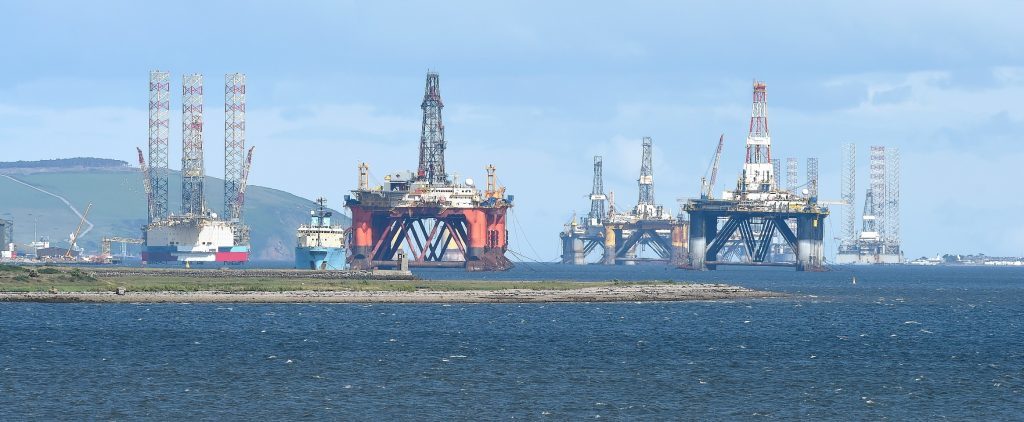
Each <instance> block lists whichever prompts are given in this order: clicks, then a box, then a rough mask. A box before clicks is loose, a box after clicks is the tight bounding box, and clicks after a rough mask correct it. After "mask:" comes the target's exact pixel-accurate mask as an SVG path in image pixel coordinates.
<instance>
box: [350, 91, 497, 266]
mask: <svg viewBox="0 0 1024 422" xmlns="http://www.w3.org/2000/svg"><path fill="white" fill-rule="evenodd" d="M420 107H421V108H422V110H423V124H422V127H421V132H420V147H419V167H418V168H417V170H416V172H415V173H413V172H410V171H405V172H397V173H393V174H388V175H387V176H385V177H384V183H383V185H381V186H375V187H371V186H370V183H369V166H368V165H367V164H366V163H363V164H360V166H359V184H358V188H357V189H355V190H353V191H352V195H346V196H345V206H346V207H348V208H349V210H351V212H352V236H351V240H350V245H351V246H350V248H349V251H350V253H349V256H348V263H349V266H350V267H351V268H352V269H371V268H382V269H383V268H397V267H398V266H399V261H400V260H401V257H402V256H406V257H408V261H409V266H410V267H456V268H465V269H466V270H468V271H503V270H507V269H509V268H511V267H512V262H511V261H509V259H508V258H506V257H505V252H506V251H507V249H508V231H507V229H506V213H507V212H508V210H509V208H511V207H512V201H513V199H514V198H513V196H512V195H505V188H504V187H499V186H498V182H497V176H496V174H495V167H494V166H493V165H488V166H487V167H486V170H487V186H486V189H485V190H484V191H483V192H481V191H480V190H479V189H478V188H477V187H476V185H475V184H474V182H473V180H472V179H466V180H465V182H462V183H460V182H459V181H458V180H454V181H453V180H451V179H450V178H449V175H448V173H447V172H446V169H445V159H444V158H445V155H444V153H445V149H446V148H447V142H446V141H445V137H444V124H443V121H442V119H441V110H442V109H443V108H444V103H443V102H442V101H441V91H440V83H439V78H438V74H437V73H436V72H427V81H426V88H425V91H424V94H423V102H422V104H421V105H420ZM406 248H408V251H406Z"/></svg>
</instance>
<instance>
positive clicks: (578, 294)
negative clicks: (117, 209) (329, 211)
mask: <svg viewBox="0 0 1024 422" xmlns="http://www.w3.org/2000/svg"><path fill="white" fill-rule="evenodd" d="M780 296H784V295H783V294H781V293H774V292H766V291H758V290H751V289H747V288H743V287H736V286H729V285H725V284H656V285H638V286H610V287H583V288H579V289H567V290H530V289H504V290H494V291H488V290H463V291H431V290H418V291H411V292H398V291H290V292H218V291H201V292H127V293H125V294H124V295H117V294H115V293H113V292H95V293H46V292H33V293H0V302H95V303H546V302H653V301H684V300H721V299H746V298H764V297H780Z"/></svg>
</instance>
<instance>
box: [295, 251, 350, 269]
mask: <svg viewBox="0 0 1024 422" xmlns="http://www.w3.org/2000/svg"><path fill="white" fill-rule="evenodd" d="M295 268H297V269H302V270H343V269H345V268H346V266H345V250H344V249H341V248H317V247H301V246H300V247H297V248H295Z"/></svg>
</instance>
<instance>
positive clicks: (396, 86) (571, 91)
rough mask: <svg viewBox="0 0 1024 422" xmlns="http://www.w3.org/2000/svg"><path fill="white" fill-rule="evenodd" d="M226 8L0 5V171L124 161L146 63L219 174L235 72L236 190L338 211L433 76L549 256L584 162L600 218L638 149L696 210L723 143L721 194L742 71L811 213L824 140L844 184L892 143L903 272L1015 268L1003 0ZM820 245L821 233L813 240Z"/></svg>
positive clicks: (1007, 18)
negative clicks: (873, 152)
mask: <svg viewBox="0 0 1024 422" xmlns="http://www.w3.org/2000/svg"><path fill="white" fill-rule="evenodd" d="M242 3H243V2H226V1H225V2H219V1H210V2H191V1H175V2H162V3H153V2H131V1H124V2H103V1H99V2H85V3H82V2H59V1H54V2H24V3H22V4H6V5H5V6H4V9H5V11H4V13H3V15H2V17H0V37H2V38H3V39H4V40H6V41H5V43H4V56H5V59H4V65H3V66H2V67H0V144H2V145H3V150H2V152H0V160H3V161H9V160H32V159H44V158H55V157H72V156H98V157H109V158H117V159H122V160H125V161H129V162H134V159H133V154H134V151H135V147H136V146H144V145H145V143H146V136H147V111H146V104H147V91H146V89H147V88H146V86H147V77H148V72H149V71H150V70H153V69H161V70H169V71H171V72H172V80H173V81H174V84H173V85H172V114H171V116H172V120H171V123H172V128H177V127H180V120H179V119H180V109H179V108H177V107H178V106H180V97H179V96H178V95H177V92H180V91H178V90H179V89H180V78H181V75H182V74H183V73H191V72H201V73H204V74H205V75H206V77H207V86H208V87H209V88H208V91H207V92H208V94H207V98H206V105H207V110H208V111H207V116H206V119H207V122H208V124H207V128H208V129H207V131H206V133H205V136H206V145H207V149H206V151H207V164H206V166H207V169H208V171H209V172H210V174H212V175H215V176H219V175H221V174H223V170H222V168H223V164H222V163H223V161H222V155H223V148H222V147H221V145H222V144H221V142H222V139H223V135H222V133H221V131H220V130H219V126H218V125H217V124H212V125H211V124H210V123H211V122H218V121H220V120H221V119H222V118H223V114H222V111H221V107H220V104H221V103H222V101H223V97H222V94H221V93H220V91H221V90H220V87H219V85H220V84H221V83H222V81H223V74H224V73H228V72H236V71H238V72H244V73H246V74H247V75H248V85H249V86H248V101H249V104H248V106H249V115H248V122H247V124H248V133H247V138H248V142H249V144H250V145H255V146H256V148H257V149H256V156H255V160H254V166H253V170H252V174H251V182H252V183H254V184H258V185H263V186H270V187H274V188H280V189H284V190H288V191H291V192H294V193H296V194H298V195H301V196H305V197H308V198H313V197H316V196H319V195H325V196H327V197H328V198H329V199H330V200H331V201H332V202H333V203H334V205H335V206H339V205H340V202H341V199H342V196H343V195H344V194H346V193H347V191H348V190H349V189H351V188H352V187H354V186H355V184H356V176H357V171H356V165H357V164H358V163H359V162H361V161H366V162H369V163H370V165H371V172H372V173H373V174H374V175H381V176H377V178H378V180H379V179H381V178H382V175H383V174H386V173H387V172H388V171H392V170H399V169H412V168H414V167H415V166H416V159H417V151H416V146H417V142H418V132H419V119H420V110H419V104H420V101H421V99H422V95H423V81H424V74H425V72H426V70H427V69H434V70H437V71H439V72H440V74H441V93H442V96H443V98H444V101H445V105H446V107H445V109H444V118H445V125H446V135H447V139H448V142H449V153H448V156H447V162H448V167H449V168H450V169H451V170H453V171H456V172H458V173H459V174H460V176H461V177H474V178H475V179H482V178H483V174H484V171H483V167H484V166H485V165H486V164H488V163H494V164H495V165H496V166H497V167H498V175H499V179H500V180H501V181H502V182H503V183H504V184H505V185H506V186H507V187H508V189H509V192H510V193H512V194H514V195H515V196H516V203H517V206H516V208H515V211H514V216H515V220H516V221H518V223H519V224H518V225H514V230H513V233H512V242H513V243H512V245H511V246H512V248H513V249H515V250H517V251H519V252H521V253H524V254H526V255H530V256H534V257H537V258H540V259H545V260H548V259H554V258H556V257H557V256H558V243H557V232H558V231H559V230H560V229H561V227H562V224H564V223H565V222H566V221H567V220H568V219H569V218H570V217H571V216H572V210H574V209H576V210H580V211H581V212H585V210H587V209H588V208H589V204H588V202H587V200H586V198H585V196H586V194H587V193H589V189H590V178H591V173H590V172H591V164H592V158H591V157H592V156H593V155H595V154H600V155H603V156H604V157H605V158H604V159H605V186H606V189H608V190H613V191H615V192H616V197H617V203H618V206H619V207H620V208H628V207H630V206H631V205H632V203H635V201H636V196H637V191H636V177H637V173H638V171H639V167H640V163H639V160H640V139H641V137H643V136H651V137H652V138H653V139H654V154H655V168H654V177H655V194H656V198H657V199H658V202H661V203H663V204H665V205H669V206H672V207H675V206H676V199H677V198H681V197H688V196H694V195H695V194H696V191H697V189H698V187H699V184H700V177H701V175H702V174H704V171H705V169H706V168H707V164H708V162H709V161H710V159H711V155H712V153H713V150H714V145H715V142H716V141H717V139H718V135H719V134H720V133H725V135H726V149H725V153H724V155H723V157H722V167H721V172H720V177H719V179H720V184H719V186H720V187H723V186H725V185H727V184H731V183H734V180H735V177H736V176H737V175H738V172H739V170H740V167H741V163H742V154H743V149H742V143H743V138H744V137H745V135H746V127H747V124H748V120H749V114H750V82H751V80H752V79H754V78H758V79H763V80H765V81H767V83H768V101H769V122H770V123H769V124H770V127H771V130H772V135H773V141H774V147H773V154H774V155H775V156H776V157H781V158H783V159H784V158H785V157H798V158H799V159H800V162H801V168H800V172H801V179H803V175H802V174H803V162H804V159H805V158H806V157H809V156H813V157H818V158H819V159H820V162H821V182H820V183H821V185H822V186H821V190H822V195H821V196H822V197H824V198H825V199H838V197H839V177H838V176H839V175H838V170H839V161H840V160H839V158H840V150H839V147H840V145H841V144H842V143H844V142H855V143H857V145H858V149H859V151H860V155H859V157H858V159H859V161H860V168H859V170H860V171H859V173H860V177H859V180H858V184H859V186H860V187H866V185H867V167H866V163H867V150H868V147H869V146H870V145H873V144H881V145H888V146H896V147H899V148H900V149H901V152H902V156H903V162H902V170H903V179H902V194H903V210H902V215H903V218H902V227H903V239H904V249H905V250H906V252H907V254H908V256H909V257H917V256H921V255H933V254H935V253H937V252H964V253H974V252H985V253H988V254H993V255H998V254H1013V255H1024V240H1022V239H1024V226H1022V224H1021V223H1020V222H1019V219H1018V218H1017V217H1018V216H1019V214H1020V211H1019V210H1020V209H1022V208H1024V195H1021V188H1020V184H1019V171H1018V170H1019V167H1020V163H1024V148H1022V147H1021V133H1024V106H1022V105H1021V104H1022V101H1021V99H1022V98H1024V49H1021V48H1020V42H1021V40H1024V26H1022V25H1020V24H1019V17H1020V16H1024V3H1022V2H1016V1H1005V2H1001V1H990V2H984V3H983V5H984V6H978V4H982V3H969V2H941V1H939V2H936V1H920V2H913V1H911V2H886V1H851V2H789V1H779V2H745V1H720V2H708V3H703V2H702V3H693V4H688V3H686V2H629V3H623V2H564V3H559V4H552V3H555V2H545V1H514V2H479V1H451V2H438V1H432V2H393V3H387V2H365V1H359V2H357V1H352V2H344V1H336V2H303V1H291V2H247V3H244V4H242ZM180 139H181V134H180V131H178V130H172V132H171V141H172V144H173V145H175V146H178V145H180ZM39 145H46V146H47V147H46V148H39ZM171 162H172V167H176V166H177V163H180V146H178V147H177V148H174V147H172V151H171ZM858 197H859V198H863V190H860V191H859V192H858ZM859 207H860V204H858V208H859ZM836 211H838V210H836ZM143 212H145V210H140V213H143ZM835 214H836V215H835V217H838V212H836V213H835ZM520 227H521V229H520ZM838 233H839V218H833V219H832V222H831V223H830V231H829V232H827V233H826V236H829V237H833V236H836V235H838ZM527 240H528V241H527ZM829 248H830V249H833V248H832V246H831V245H829Z"/></svg>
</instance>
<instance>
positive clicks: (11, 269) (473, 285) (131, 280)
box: [0, 265, 658, 293]
mask: <svg viewBox="0 0 1024 422" xmlns="http://www.w3.org/2000/svg"><path fill="white" fill-rule="evenodd" d="M642 284H658V282H653V281H652V282H621V281H605V282H579V281H479V280H465V281H462V280H460V281H428V280H320V279H285V278H273V277H267V278H240V277H223V278H203V279H186V278H183V277H176V276H138V277H117V278H107V279H104V278H101V277H95V276H93V275H91V274H89V273H88V272H87V271H82V270H80V269H77V268H72V269H66V268H53V267H42V268H35V269H28V268H23V267H16V266H10V265H0V292H7V293H22V292H48V291H49V292H67V293H80V292H112V291H114V290H116V289H117V288H118V287H124V288H125V289H126V290H127V291H129V292H196V291H221V292H285V291H389V292H412V291H417V290H427V291H464V290H487V291H495V290H507V289H529V290H572V289H579V288H583V287H608V286H628V285H642Z"/></svg>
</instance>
